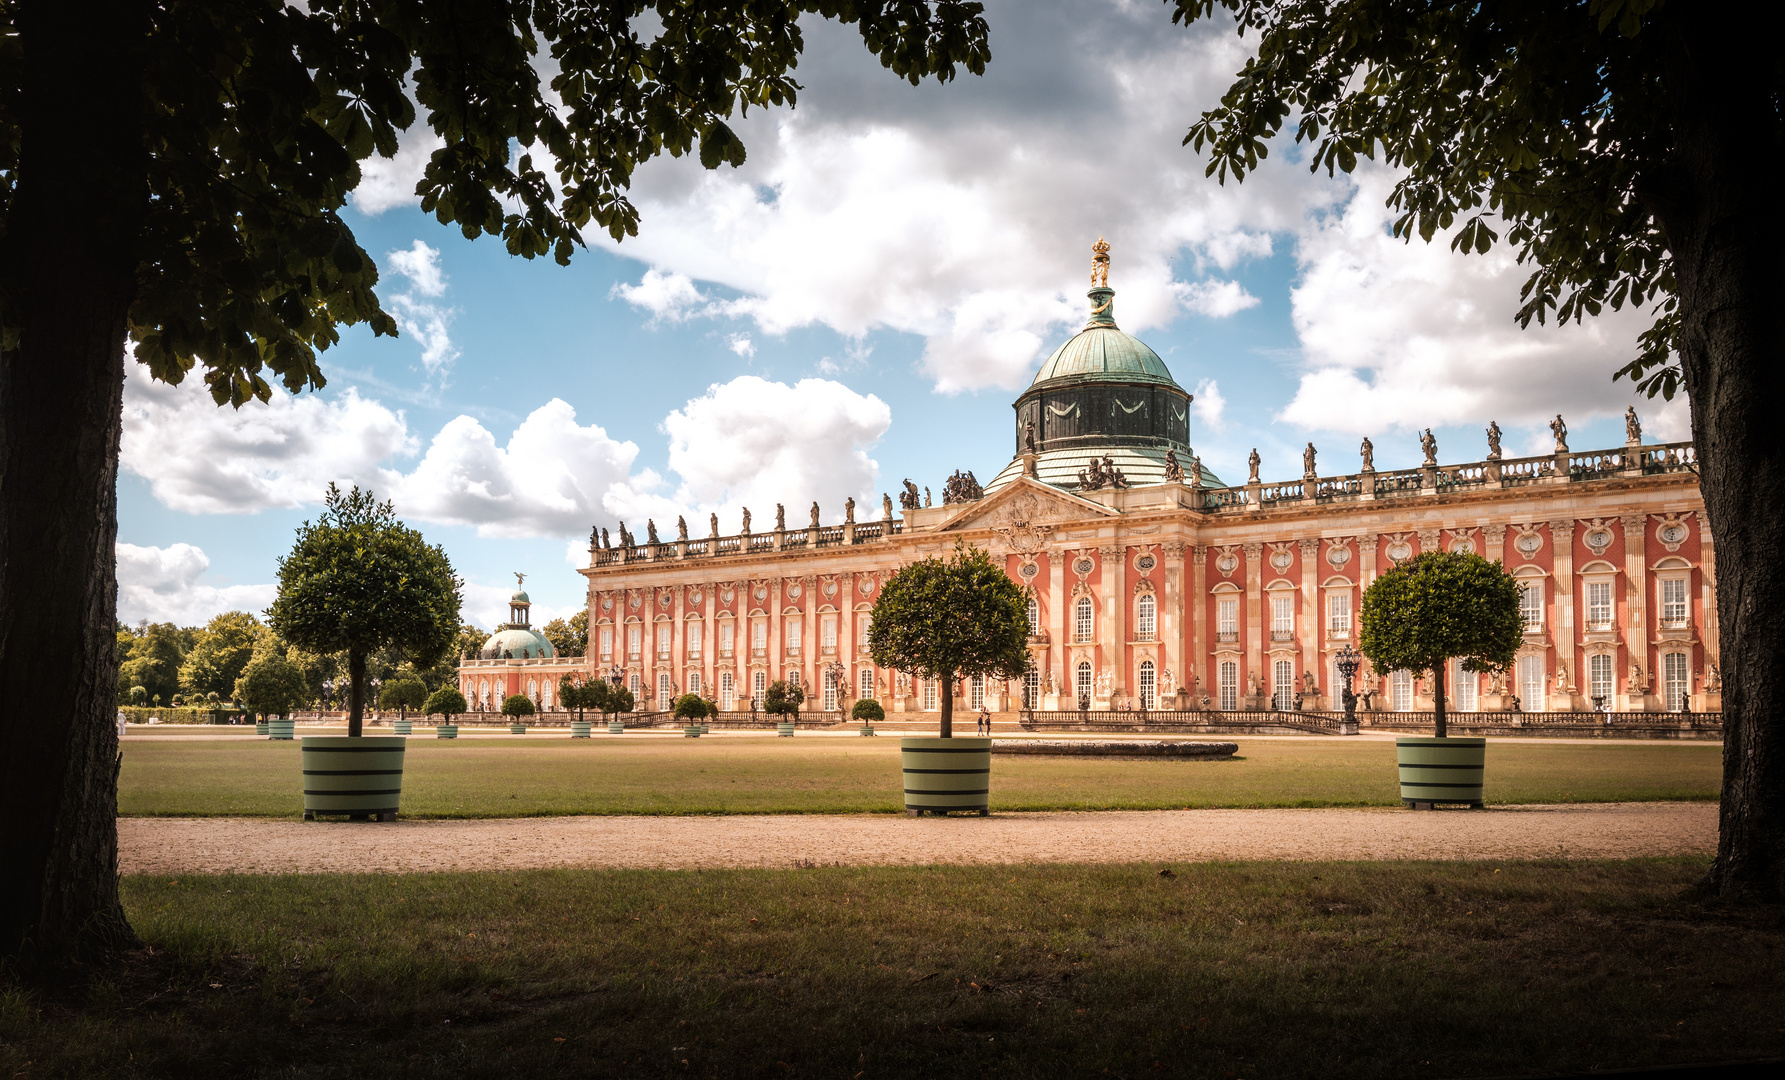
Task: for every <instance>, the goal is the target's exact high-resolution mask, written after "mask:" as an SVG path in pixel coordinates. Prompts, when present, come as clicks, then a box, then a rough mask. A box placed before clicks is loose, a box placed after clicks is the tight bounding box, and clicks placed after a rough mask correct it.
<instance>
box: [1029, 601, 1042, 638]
mask: <svg viewBox="0 0 1785 1080" xmlns="http://www.w3.org/2000/svg"><path fill="white" fill-rule="evenodd" d="M1029 633H1031V634H1039V633H1041V604H1040V602H1039V601H1037V600H1036V599H1035V595H1034V594H1033V593H1031V594H1030V595H1029Z"/></svg>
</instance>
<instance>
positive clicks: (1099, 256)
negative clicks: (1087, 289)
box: [1091, 236, 1109, 289]
mask: <svg viewBox="0 0 1785 1080" xmlns="http://www.w3.org/2000/svg"><path fill="white" fill-rule="evenodd" d="M1091 284H1092V285H1093V286H1097V285H1101V286H1103V287H1104V288H1106V289H1107V288H1109V242H1108V241H1107V240H1105V239H1104V238H1103V237H1101V236H1099V237H1098V238H1097V242H1096V243H1095V244H1092V245H1091Z"/></svg>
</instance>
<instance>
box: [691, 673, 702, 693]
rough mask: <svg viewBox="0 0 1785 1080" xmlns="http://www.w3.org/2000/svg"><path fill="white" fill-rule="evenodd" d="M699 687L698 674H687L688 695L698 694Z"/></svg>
mask: <svg viewBox="0 0 1785 1080" xmlns="http://www.w3.org/2000/svg"><path fill="white" fill-rule="evenodd" d="M700 685H701V684H700V672H698V671H690V672H689V673H688V692H689V693H690V694H698V693H700Z"/></svg>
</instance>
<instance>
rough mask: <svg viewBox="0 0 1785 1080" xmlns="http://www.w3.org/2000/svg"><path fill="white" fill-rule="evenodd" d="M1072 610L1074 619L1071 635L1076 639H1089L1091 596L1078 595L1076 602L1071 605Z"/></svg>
mask: <svg viewBox="0 0 1785 1080" xmlns="http://www.w3.org/2000/svg"><path fill="white" fill-rule="evenodd" d="M1073 611H1074V613H1075V621H1074V624H1073V635H1072V636H1073V637H1074V639H1076V640H1078V641H1090V640H1091V598H1090V597H1088V596H1081V597H1079V598H1078V603H1077V604H1074V605H1073Z"/></svg>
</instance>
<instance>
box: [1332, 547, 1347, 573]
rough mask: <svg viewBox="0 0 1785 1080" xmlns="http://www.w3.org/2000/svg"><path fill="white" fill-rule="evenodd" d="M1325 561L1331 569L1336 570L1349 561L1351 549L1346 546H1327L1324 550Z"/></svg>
mask: <svg viewBox="0 0 1785 1080" xmlns="http://www.w3.org/2000/svg"><path fill="white" fill-rule="evenodd" d="M1326 561H1327V563H1328V564H1330V565H1331V566H1332V568H1333V569H1335V570H1337V569H1338V568H1339V567H1341V566H1344V565H1345V564H1346V563H1348V562H1350V561H1351V549H1350V548H1348V547H1336V548H1329V549H1327V552H1326Z"/></svg>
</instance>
